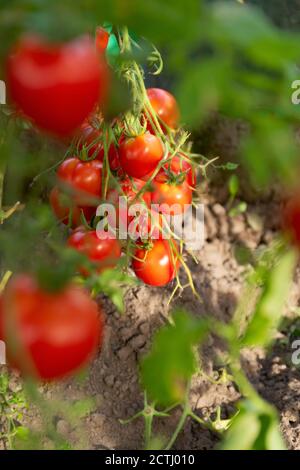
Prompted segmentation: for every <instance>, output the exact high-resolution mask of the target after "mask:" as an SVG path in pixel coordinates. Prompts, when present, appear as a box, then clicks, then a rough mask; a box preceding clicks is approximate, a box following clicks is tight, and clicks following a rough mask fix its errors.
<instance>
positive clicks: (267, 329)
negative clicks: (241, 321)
mask: <svg viewBox="0 0 300 470" xmlns="http://www.w3.org/2000/svg"><path fill="white" fill-rule="evenodd" d="M295 264H296V255H295V253H294V252H293V251H289V252H288V253H285V254H284V255H282V256H281V258H280V259H279V261H278V262H277V263H276V264H275V266H273V267H271V268H270V269H269V271H268V273H267V277H266V279H265V282H264V285H263V288H262V293H261V296H260V298H259V300H258V303H257V306H256V309H255V312H254V314H253V316H252V318H251V320H250V323H249V325H248V327H247V329H246V331H245V336H244V338H243V340H242V344H243V346H267V345H268V344H269V343H270V342H271V341H272V339H273V337H274V332H275V331H276V328H277V327H278V325H279V323H280V320H281V316H282V313H283V308H284V304H285V301H286V298H287V296H288V293H289V290H290V287H291V282H292V277H293V272H294V268H295Z"/></svg>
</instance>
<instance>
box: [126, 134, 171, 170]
mask: <svg viewBox="0 0 300 470" xmlns="http://www.w3.org/2000/svg"><path fill="white" fill-rule="evenodd" d="M119 154H120V163H121V167H122V168H123V170H124V171H125V173H127V174H128V175H129V176H132V177H133V178H142V177H143V176H146V175H148V174H149V173H150V172H153V171H154V170H155V168H156V166H157V164H158V163H159V162H160V160H161V159H162V158H163V156H164V148H163V144H162V142H161V140H160V139H159V138H158V137H156V136H155V135H152V134H150V132H146V133H145V134H142V135H139V136H138V137H132V138H129V139H125V140H124V141H123V142H122V143H121V145H120V149H119Z"/></svg>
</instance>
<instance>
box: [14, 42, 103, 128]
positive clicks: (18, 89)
mask: <svg viewBox="0 0 300 470" xmlns="http://www.w3.org/2000/svg"><path fill="white" fill-rule="evenodd" d="M108 82H109V72H108V67H107V65H106V63H105V62H104V60H103V58H102V56H98V55H97V53H96V51H95V47H94V45H93V43H92V42H91V41H90V40H89V39H88V38H87V37H82V38H78V39H76V40H74V41H72V42H70V43H66V44H60V45H53V44H49V43H47V42H46V41H45V40H44V39H42V38H38V37H33V36H26V37H23V38H22V39H21V40H20V41H19V43H18V44H17V45H16V46H15V48H14V50H13V51H12V53H11V54H10V56H9V57H8V61H7V84H8V89H9V93H10V96H11V99H12V100H13V101H14V102H15V104H16V105H17V107H18V108H20V110H21V111H22V112H23V113H24V114H25V115H26V116H27V117H28V118H30V119H32V120H33V121H34V123H35V124H36V125H37V126H39V127H40V128H42V129H44V130H46V131H48V132H50V133H53V134H56V135H58V136H61V137H65V136H68V135H70V134H72V133H73V132H74V131H75V130H76V129H77V128H78V127H79V126H80V125H81V124H82V122H83V121H84V119H85V118H87V117H88V116H89V114H90V113H91V112H92V111H93V109H94V108H95V106H96V105H97V104H99V105H100V106H102V105H103V104H104V102H105V101H106V99H107V94H108Z"/></svg>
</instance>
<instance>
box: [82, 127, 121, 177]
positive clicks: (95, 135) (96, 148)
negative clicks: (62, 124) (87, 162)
mask: <svg viewBox="0 0 300 470" xmlns="http://www.w3.org/2000/svg"><path fill="white" fill-rule="evenodd" d="M77 147H78V150H79V151H82V150H83V149H84V148H85V149H86V152H87V156H88V158H90V159H98V160H100V161H103V160H104V155H105V154H104V144H103V133H102V131H101V130H99V129H96V128H95V127H93V126H91V125H90V124H88V123H84V125H82V126H81V128H80V133H79V136H78V143H77ZM108 161H109V166H110V168H111V170H117V169H118V168H120V161H119V154H118V150H117V148H116V146H115V145H114V144H111V145H110V147H109V149H108Z"/></svg>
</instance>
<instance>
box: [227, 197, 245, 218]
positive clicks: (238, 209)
mask: <svg viewBox="0 0 300 470" xmlns="http://www.w3.org/2000/svg"><path fill="white" fill-rule="evenodd" d="M247 207H248V206H247V203H246V202H244V201H241V202H239V203H238V204H237V205H236V206H235V207H233V208H232V209H230V211H229V217H235V216H237V215H239V214H243V213H244V212H246V210H247Z"/></svg>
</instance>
